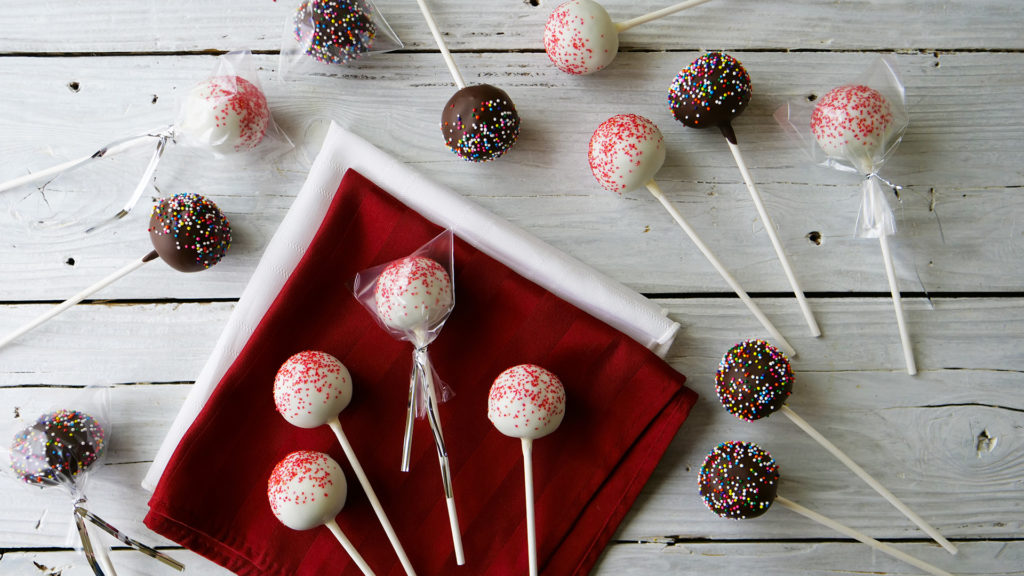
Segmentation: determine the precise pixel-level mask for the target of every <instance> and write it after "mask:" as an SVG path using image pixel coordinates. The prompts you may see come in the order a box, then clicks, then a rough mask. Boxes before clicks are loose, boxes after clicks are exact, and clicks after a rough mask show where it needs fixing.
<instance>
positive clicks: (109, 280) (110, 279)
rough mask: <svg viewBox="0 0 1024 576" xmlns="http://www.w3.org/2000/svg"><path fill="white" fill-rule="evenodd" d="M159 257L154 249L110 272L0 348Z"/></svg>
mask: <svg viewBox="0 0 1024 576" xmlns="http://www.w3.org/2000/svg"><path fill="white" fill-rule="evenodd" d="M157 258H159V256H157V253H156V250H154V251H152V252H150V253H149V254H146V255H145V256H143V257H142V258H140V259H138V260H133V261H132V262H131V263H129V264H128V265H126V266H124V267H123V268H121V269H120V270H117V271H116V272H114V273H113V274H110V275H109V276H107V277H106V278H103V279H102V280H100V281H99V282H96V283H95V284H93V285H92V286H89V287H88V288H86V289H85V290H82V291H81V292H79V293H78V294H75V295H74V296H72V297H71V298H68V299H67V300H65V301H63V302H61V303H60V304H57V305H56V306H54V307H53V308H50V309H49V310H47V311H46V312H44V313H43V314H40V315H39V316H38V317H36V319H35V320H32V321H31V322H29V323H28V324H25V325H24V326H22V327H21V328H18V329H17V330H15V331H14V332H13V333H11V334H8V335H7V336H6V337H5V338H4V339H3V340H0V348H3V347H4V346H7V345H8V344H10V343H11V342H13V341H14V340H16V339H17V338H19V337H20V336H22V335H24V334H25V333H26V332H29V331H31V330H33V329H35V328H37V327H38V326H39V325H41V324H43V323H44V322H46V321H47V320H49V319H51V318H53V317H54V316H56V315H58V314H60V313H61V312H63V311H65V310H67V309H68V308H71V307H72V306H74V305H75V304H78V303H79V302H81V301H82V300H85V299H86V298H88V297H89V296H91V295H93V294H94V293H95V292H98V291H100V290H102V289H103V288H106V287H107V286H109V285H110V284H113V283H114V282H116V281H117V280H119V279H120V278H121V277H123V276H127V275H128V274H129V273H131V272H133V271H135V270H136V269H137V268H140V267H141V266H142V265H143V264H145V263H146V262H149V261H150V260H155V259H157Z"/></svg>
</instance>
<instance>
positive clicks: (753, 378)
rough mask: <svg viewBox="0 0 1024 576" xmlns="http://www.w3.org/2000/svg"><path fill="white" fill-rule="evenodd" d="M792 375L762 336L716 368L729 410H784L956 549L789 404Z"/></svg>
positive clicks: (745, 413) (744, 415)
mask: <svg viewBox="0 0 1024 576" xmlns="http://www.w3.org/2000/svg"><path fill="white" fill-rule="evenodd" d="M794 380H795V378H794V376H793V369H792V367H791V366H790V364H789V359H788V358H786V356H785V355H784V354H782V352H779V351H778V349H776V348H775V347H774V346H772V345H771V344H769V343H767V342H765V341H763V340H746V341H743V342H740V343H739V344H737V345H735V346H733V347H732V348H730V349H729V351H728V352H726V353H725V356H723V357H722V361H721V362H720V363H719V364H718V372H717V373H716V374H715V391H716V392H717V393H718V399H719V400H720V401H721V402H722V406H724V407H725V409H726V410H728V411H729V412H730V413H731V414H732V415H733V416H736V417H737V418H740V419H743V420H746V421H747V422H753V421H754V420H760V419H761V418H765V417H767V416H770V415H771V414H773V413H775V412H776V411H781V412H782V413H783V414H785V415H786V417H787V418H789V419H790V420H791V421H792V422H793V423H794V424H796V425H797V426H798V427H799V428H800V429H801V430H803V431H804V432H806V433H807V434H808V435H809V436H810V437H811V438H814V440H815V441H816V442H818V443H819V444H821V445H822V447H824V448H825V449H826V450H828V451H829V452H830V453H832V455H833V456H835V457H836V458H837V459H838V460H839V461H840V462H842V463H843V465H845V466H846V467H847V468H849V469H850V470H851V471H852V472H853V473H854V474H856V475H857V476H858V477H859V478H860V479H861V480H863V481H864V482H866V483H867V484H868V485H869V486H871V488H872V489H874V490H875V492H878V494H880V495H881V496H882V497H883V498H885V499H886V500H887V501H888V502H889V503H890V504H892V505H893V507H895V508H896V509H897V510H899V511H900V512H902V513H903V515H904V516H906V517H907V518H909V519H910V520H911V521H912V522H914V524H917V526H918V527H919V528H921V530H923V531H924V532H925V533H926V534H928V535H929V536H931V537H932V539H933V540H935V541H936V542H938V543H939V544H940V545H941V546H942V547H943V548H945V549H946V550H947V551H948V552H949V553H950V554H956V552H957V549H956V546H954V545H953V544H952V543H951V542H950V541H949V540H947V539H946V538H945V537H944V536H943V535H942V534H940V533H939V531H938V530H937V529H935V527H933V526H932V525H931V524H929V523H928V522H926V521H925V520H924V519H923V518H921V516H919V515H918V514H917V513H916V512H914V511H913V510H911V509H910V507H909V506H907V505H906V504H904V503H903V501H902V500H900V499H899V498H897V497H896V495H895V494H893V493H892V492H890V491H889V489H888V488H886V487H885V486H883V485H882V483H881V482H879V481H878V480H876V479H875V478H874V477H873V476H871V475H870V474H868V472H867V471H866V470H864V469H863V468H861V467H860V465H859V464H857V463H856V462H854V461H853V459H852V458H850V457H849V456H847V455H846V453H845V452H843V451H842V450H840V449H839V447H838V446H836V445H835V444H833V443H832V442H830V441H829V440H828V439H827V438H825V437H824V436H823V435H822V434H821V433H820V432H818V431H817V430H815V429H814V427H812V426H811V425H810V424H809V423H808V422H807V421H806V420H804V419H803V418H801V417H800V416H799V415H798V414H797V413H796V412H794V411H793V409H792V408H790V407H789V406H786V404H785V402H786V399H787V398H789V395H790V394H792V391H793V382H794Z"/></svg>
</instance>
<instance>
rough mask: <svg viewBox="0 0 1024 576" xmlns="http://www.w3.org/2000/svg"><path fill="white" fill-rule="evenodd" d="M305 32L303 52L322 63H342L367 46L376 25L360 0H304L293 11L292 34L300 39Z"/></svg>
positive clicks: (358, 53)
mask: <svg viewBox="0 0 1024 576" xmlns="http://www.w3.org/2000/svg"><path fill="white" fill-rule="evenodd" d="M310 27H311V28H312V34H309V32H308V31H307V30H308V29H309V28H310ZM306 34H309V40H308V43H307V45H306V47H305V48H306V54H308V55H309V56H312V57H313V59H315V60H317V61H318V62H323V63H325V64H344V63H345V62H348V61H350V60H353V59H355V58H358V57H359V55H361V54H363V53H364V52H366V51H367V50H369V49H370V45H371V44H372V43H373V39H374V37H375V36H376V35H377V27H376V25H374V23H373V19H372V18H371V17H370V7H369V6H368V5H367V4H366V3H365V2H363V1H362V0H307V1H306V2H303V3H302V4H301V5H299V7H298V9H297V10H296V11H295V38H296V39H297V40H299V41H300V42H302V41H303V40H304V38H303V37H304V36H305V35H306Z"/></svg>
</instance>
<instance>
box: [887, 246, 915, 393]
mask: <svg viewBox="0 0 1024 576" xmlns="http://www.w3.org/2000/svg"><path fill="white" fill-rule="evenodd" d="M878 242H879V243H880V244H881V246H882V259H883V260H884V261H885V275H886V277H887V278H888V279H889V291H890V292H892V306H893V308H895V309H896V325H897V327H898V328H899V331H900V343H902V344H903V358H904V360H906V362H907V374H910V375H911V376H913V375H914V374H917V363H916V362H915V361H914V348H913V346H912V345H911V342H910V332H909V331H908V330H907V321H906V319H904V317H903V300H902V299H901V298H900V289H899V286H897V285H896V268H895V266H894V265H893V262H892V252H891V251H890V250H889V237H888V236H886V235H885V233H884V232H883V233H882V234H881V235H880V236H879V237H878Z"/></svg>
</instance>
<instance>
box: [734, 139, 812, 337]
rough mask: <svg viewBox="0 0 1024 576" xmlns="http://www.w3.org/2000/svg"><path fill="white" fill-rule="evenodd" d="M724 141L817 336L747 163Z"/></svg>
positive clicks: (735, 147)
mask: <svg viewBox="0 0 1024 576" xmlns="http://www.w3.org/2000/svg"><path fill="white" fill-rule="evenodd" d="M726 142H728V143H729V150H730V151H732V157H733V158H735V159H736V167H737V168H739V169H740V174H741V175H742V176H743V181H744V182H745V183H746V184H747V190H749V191H750V198H751V199H752V200H753V201H754V207H756V208H757V214H758V215H759V216H760V217H761V222H762V223H763V224H764V229H765V231H766V232H768V239H769V240H771V242H772V247H773V248H775V254H777V255H778V257H779V263H780V264H782V271H783V272H785V273H786V279H787V280H789V285H790V287H791V288H793V294H794V295H795V296H796V301H797V303H798V304H800V310H801V311H802V312H803V313H804V319H805V320H807V326H808V327H809V328H810V329H811V335H812V336H814V337H815V338H817V337H818V336H821V329H820V328H818V322H817V321H816V320H815V319H814V313H813V312H811V307H810V306H809V305H808V304H807V297H806V296H804V291H803V290H801V289H800V285H799V284H798V283H797V281H796V274H794V273H793V268H792V267H791V266H790V265H789V257H787V256H786V251H785V250H783V249H782V242H780V241H779V236H778V235H777V234H776V233H775V225H774V224H773V223H772V219H771V218H770V217H769V216H768V210H766V209H765V207H764V201H763V200H762V199H761V193H760V192H758V191H757V186H755V185H754V179H753V178H752V177H751V176H750V171H749V170H747V163H746V162H744V161H743V155H742V154H740V147H739V146H737V145H736V144H734V143H733V142H732V141H730V140H728V139H726Z"/></svg>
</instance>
